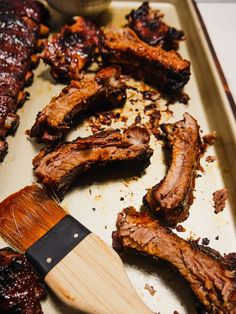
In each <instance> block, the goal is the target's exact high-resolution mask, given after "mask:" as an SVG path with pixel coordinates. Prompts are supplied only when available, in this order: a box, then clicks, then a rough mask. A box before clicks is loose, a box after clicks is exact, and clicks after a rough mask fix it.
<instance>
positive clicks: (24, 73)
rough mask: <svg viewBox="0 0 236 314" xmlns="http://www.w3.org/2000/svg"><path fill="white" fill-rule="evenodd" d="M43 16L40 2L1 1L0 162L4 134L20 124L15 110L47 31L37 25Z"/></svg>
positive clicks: (4, 144) (5, 148)
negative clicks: (41, 38)
mask: <svg viewBox="0 0 236 314" xmlns="http://www.w3.org/2000/svg"><path fill="white" fill-rule="evenodd" d="M45 16H46V13H45V9H44V7H43V6H42V4H40V3H39V2H36V1H31V0H12V1H7V0H0V161H3V159H4V157H5V155H6V153H7V150H8V144H7V142H5V138H6V136H7V135H8V134H10V133H13V132H14V131H15V130H16V128H17V126H18V124H19V116H18V115H17V114H16V110H17V107H19V106H21V105H22V104H23V103H24V101H25V99H26V93H25V92H23V88H24V87H25V86H28V85H30V84H31V83H32V80H33V73H32V72H31V70H32V69H33V68H34V67H35V66H36V65H37V56H36V55H34V53H35V51H36V48H37V45H38V39H39V37H40V36H46V35H47V34H48V28H47V27H46V26H44V25H42V24H40V23H41V21H42V20H44V19H45Z"/></svg>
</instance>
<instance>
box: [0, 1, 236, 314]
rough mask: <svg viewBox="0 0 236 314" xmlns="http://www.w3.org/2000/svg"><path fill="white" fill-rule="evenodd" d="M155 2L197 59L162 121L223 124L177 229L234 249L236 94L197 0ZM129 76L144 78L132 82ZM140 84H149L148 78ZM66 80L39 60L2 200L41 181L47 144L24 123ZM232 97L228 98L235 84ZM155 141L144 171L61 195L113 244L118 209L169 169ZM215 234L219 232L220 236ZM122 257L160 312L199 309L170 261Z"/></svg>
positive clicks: (51, 304)
mask: <svg viewBox="0 0 236 314" xmlns="http://www.w3.org/2000/svg"><path fill="white" fill-rule="evenodd" d="M140 4H141V2H138V1H135V2H130V1H129V2H127V1H113V2H112V3H111V5H110V7H109V9H108V10H107V11H106V12H104V14H102V15H101V16H100V18H99V21H98V22H99V23H100V24H101V25H107V24H109V23H112V24H113V25H123V24H124V23H125V18H124V17H125V15H126V14H127V13H128V12H130V10H131V9H133V8H137V7H138V6H139V5H140ZM150 4H151V6H152V7H153V8H157V9H160V10H161V11H162V12H164V14H165V18H164V20H165V21H166V22H167V23H168V24H170V25H173V26H175V27H176V28H179V29H183V30H184V31H185V33H186V35H187V36H186V37H187V39H186V41H184V42H183V43H181V44H180V53H181V55H182V56H183V57H184V58H186V59H188V60H190V61H191V64H192V65H191V72H192V75H191V79H190V81H189V83H188V84H187V86H186V88H185V92H186V93H187V94H189V96H190V97H191V100H190V102H189V105H183V104H180V103H176V104H174V105H171V106H170V109H171V110H172V111H173V116H170V115H168V114H163V121H166V122H167V121H168V122H172V121H177V120H179V119H182V114H183V113H184V112H185V111H186V112H189V113H190V114H192V115H193V116H194V117H195V118H196V119H197V121H198V123H199V124H200V126H201V130H202V133H203V134H204V133H208V132H211V131H213V130H215V131H216V132H217V140H216V142H215V145H214V146H212V147H210V148H209V149H208V151H207V153H206V154H205V156H204V157H203V158H202V160H201V164H202V166H203V168H204V169H205V173H201V177H199V178H197V179H196V186H195V192H194V195H195V201H194V204H193V205H192V206H191V208H190V216H189V218H188V219H187V221H185V222H184V223H183V224H182V225H183V226H184V227H185V228H186V232H182V233H179V235H180V236H181V237H184V238H188V237H190V236H191V237H193V238H197V237H201V238H204V237H207V238H209V239H210V246H211V247H212V248H215V249H216V250H219V251H220V252H221V253H225V252H227V253H228V252H231V251H233V250H235V247H236V237H235V221H236V220H235V213H236V193H235V192H236V191H235V184H236V171H235V169H236V158H235V156H236V123H235V117H234V113H233V110H234V111H235V107H234V104H233V103H232V98H231V106H230V103H229V101H228V99H227V95H226V93H225V90H224V85H223V84H222V81H221V75H220V73H219V71H218V70H217V65H216V63H215V60H214V55H213V54H212V52H211V46H209V44H208V42H207V36H206V34H205V32H204V26H203V25H202V24H201V21H200V18H199V15H198V13H197V11H196V8H195V7H194V3H193V2H192V1H191V0H181V1H177V0H168V1H158V2H157V1H153V2H151V3H150ZM64 23H65V20H64V19H63V18H62V16H61V15H59V14H57V13H56V12H54V11H53V12H52V25H53V26H54V28H55V30H58V29H59V27H60V26H61V25H63V24H64ZM130 84H131V85H132V84H136V85H137V86H139V85H140V84H139V83H134V82H130ZM140 86H142V87H143V84H141V85H140ZM225 86H226V85H225ZM62 87H63V85H60V84H56V83H55V82H54V81H53V80H52V78H51V77H50V74H49V68H48V67H46V66H45V65H44V64H43V63H42V62H41V64H40V66H39V67H38V69H37V70H36V71H35V80H34V83H33V85H32V86H31V87H30V88H29V89H28V90H29V92H30V95H31V96H30V100H29V101H27V102H26V103H25V104H24V106H23V108H21V109H20V110H19V111H18V113H19V115H20V126H19V128H18V130H17V132H16V134H15V136H13V137H11V138H8V142H9V153H8V155H7V156H6V158H5V161H4V162H3V163H2V164H1V165H0V200H2V199H4V198H5V197H6V196H8V195H9V194H11V193H13V192H15V191H17V190H18V189H20V188H22V187H24V186H25V185H28V184H31V183H32V182H34V181H35V179H34V176H33V173H32V158H33V157H34V156H35V155H36V154H37V152H38V151H39V149H40V148H41V145H39V144H36V143H35V142H34V141H31V140H29V139H28V138H27V136H26V135H25V130H27V129H29V128H30V127H31V126H32V124H33V122H34V120H35V116H36V114H37V113H38V111H39V110H40V109H41V108H43V107H44V106H45V105H46V104H47V103H48V102H49V100H50V99H51V97H52V96H55V95H57V94H58V93H59V92H60V90H61V89H62ZM226 88H227V86H226ZM227 92H228V91H227ZM134 94H135V92H134V91H133V90H128V96H129V98H138V99H139V100H138V101H137V102H136V103H134V104H133V105H132V104H131V102H130V100H128V101H127V104H126V105H125V106H124V109H122V110H120V112H121V114H125V115H127V116H128V117H129V119H128V121H127V122H126V124H127V125H129V124H131V123H132V122H133V120H134V118H135V116H136V114H137V112H135V109H136V108H137V109H141V108H142V107H143V105H144V104H143V100H142V97H141V98H140V94H139V95H134ZM228 97H229V99H230V94H229V92H228ZM160 102H162V103H163V101H160ZM232 109H233V110H232ZM131 110H132V111H131ZM118 111H119V110H118ZM141 111H142V110H141ZM115 126H118V127H119V126H122V127H123V126H124V124H122V123H120V124H119V123H118V124H116V125H115ZM90 133H91V130H90V128H89V126H88V123H87V122H86V121H85V122H84V123H82V124H80V125H79V126H78V127H77V128H76V129H73V130H72V131H71V132H70V134H69V135H68V139H74V138H76V137H77V136H85V135H88V134H90ZM151 144H152V147H153V148H154V149H155V154H154V156H153V157H152V159H151V165H150V166H149V167H148V168H147V169H146V171H145V172H144V174H143V175H142V176H140V177H132V178H122V177H119V175H118V176H117V175H116V176H113V173H109V171H106V172H105V173H104V175H103V176H100V175H99V176H97V175H96V176H95V175H94V177H95V179H94V180H93V182H89V181H88V180H87V181H86V180H84V181H83V182H81V181H80V180H77V182H76V183H75V184H73V187H72V188H71V189H70V191H69V192H68V193H67V194H66V197H65V199H64V200H63V202H62V206H63V207H64V208H65V209H66V210H68V211H69V212H70V214H71V215H73V216H74V217H75V218H77V219H78V220H80V221H81V222H82V223H83V224H84V225H85V226H87V227H88V228H89V229H91V230H92V231H93V232H95V233H97V234H98V235H99V236H100V237H101V238H103V239H104V240H105V241H106V242H107V243H108V244H111V233H112V231H113V230H115V222H116V217H117V213H118V212H119V211H121V210H122V209H123V208H124V207H126V206H130V205H133V206H135V207H136V208H137V209H140V206H141V204H142V197H143V195H144V194H145V192H146V189H147V188H148V187H152V186H153V185H154V184H156V183H157V182H159V181H160V180H161V179H162V178H163V176H164V175H165V172H166V165H165V163H164V161H163V160H164V156H163V151H162V146H161V143H160V142H159V141H157V140H154V138H152V143H151ZM208 155H215V156H216V157H217V160H216V161H215V162H213V163H210V164H208V163H206V162H205V157H206V156H208ZM223 187H227V189H228V192H229V197H228V201H227V206H226V208H225V209H224V211H223V212H221V213H219V214H217V215H216V214H214V208H213V204H212V193H213V192H214V191H216V190H218V189H221V188H223ZM122 198H124V200H123V199H122ZM94 208H95V210H94ZM217 236H219V239H218V240H217V239H216V237H217ZM5 245H6V243H4V242H3V241H2V240H0V246H2V247H3V246H5ZM124 263H125V267H126V270H127V272H128V275H129V278H130V279H131V281H132V283H133V285H134V287H135V289H136V290H137V292H138V294H139V295H140V297H141V298H142V299H143V300H144V301H145V302H146V303H147V305H148V306H149V307H150V308H151V309H152V310H153V311H154V312H160V313H165V314H168V313H171V314H172V313H173V312H174V311H175V310H176V311H178V312H179V313H181V314H182V313H195V310H194V301H193V298H192V295H191V289H190V288H189V286H188V285H187V284H186V283H185V282H184V280H183V279H182V278H181V277H180V276H179V275H178V274H177V272H175V271H173V270H172V269H171V268H170V267H169V266H167V265H165V264H164V263H160V262H157V261H153V260H152V259H150V258H146V257H142V256H140V257H137V256H136V257H126V258H125V259H124ZM114 271H115V270H114ZM146 283H147V284H149V285H150V286H153V287H154V289H155V290H156V293H155V295H154V296H151V295H150V293H149V292H148V291H147V290H145V289H144V286H145V284H146ZM42 306H43V310H44V312H45V313H50V314H53V313H71V314H72V313H74V311H73V310H70V309H68V308H66V307H65V306H64V305H62V304H61V303H60V302H59V301H58V300H57V299H56V297H54V296H53V295H52V294H50V296H49V297H48V298H47V299H46V301H44V302H42Z"/></svg>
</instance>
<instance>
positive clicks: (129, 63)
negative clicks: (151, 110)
mask: <svg viewBox="0 0 236 314" xmlns="http://www.w3.org/2000/svg"><path fill="white" fill-rule="evenodd" d="M102 56H103V60H104V62H108V63H112V64H119V65H121V66H122V69H123V71H124V72H125V73H127V74H131V75H133V76H134V77H136V78H138V79H141V80H144V81H146V82H147V83H149V84H151V85H153V86H155V87H157V88H158V89H159V90H160V91H162V92H163V93H164V94H167V95H169V96H176V95H177V94H179V93H180V91H181V89H182V88H183V87H184V86H185V84H186V83H187V82H188V80H189V78H190V62H189V61H187V60H184V59H182V57H181V56H180V55H179V54H178V53H177V52H176V51H174V50H171V51H165V50H164V49H162V48H161V47H160V46H156V47H152V46H149V45H148V44H146V43H145V42H143V41H141V40H140V39H139V38H138V36H137V35H136V34H135V32H134V31H133V30H132V29H130V28H128V27H127V28H121V29H116V28H108V29H105V30H104V39H103V47H102Z"/></svg>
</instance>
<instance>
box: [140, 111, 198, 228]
mask: <svg viewBox="0 0 236 314" xmlns="http://www.w3.org/2000/svg"><path fill="white" fill-rule="evenodd" d="M162 130H163V131H164V133H165V135H166V137H167V141H168V145H169V146H170V147H171V150H172V161H171V165H170V167H169V169H168V172H167V174H166V176H165V177H164V179H163V180H161V182H159V183H158V184H157V185H155V186H154V187H153V188H152V189H149V190H148V192H147V194H146V195H145V197H144V200H145V202H146V203H147V204H148V205H149V207H150V208H151V209H153V210H156V211H157V212H158V213H159V214H160V217H162V218H163V219H164V220H165V222H167V223H168V224H171V225H176V224H177V223H178V222H181V221H183V220H185V219H187V217H188V215H189V207H190V205H191V204H192V203H193V190H194V185H195V178H196V170H197V168H198V166H199V159H200V156H201V154H202V143H201V138H200V135H199V125H198V124H197V121H196V120H195V119H194V118H193V117H192V116H191V115H190V114H188V113H185V114H184V119H183V120H180V121H178V122H176V123H174V124H164V125H162Z"/></svg>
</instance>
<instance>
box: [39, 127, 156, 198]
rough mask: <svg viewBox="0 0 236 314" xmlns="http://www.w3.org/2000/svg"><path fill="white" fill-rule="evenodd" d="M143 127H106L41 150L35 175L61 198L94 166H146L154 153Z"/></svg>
mask: <svg viewBox="0 0 236 314" xmlns="http://www.w3.org/2000/svg"><path fill="white" fill-rule="evenodd" d="M148 143H149V134H148V132H147V130H146V129H145V128H141V127H136V126H133V127H130V128H128V129H126V131H125V132H124V133H123V134H122V133H120V131H119V130H107V131H104V132H99V133H96V134H95V135H92V136H89V137H86V138H77V139H76V140H74V141H72V142H69V143H65V144H62V145H58V146H57V147H55V148H54V149H53V148H51V149H50V148H49V149H47V148H46V149H43V150H41V151H40V152H39V154H38V155H37V156H36V157H35V158H34V160H33V166H34V174H35V176H36V177H37V178H38V181H39V182H41V183H42V184H43V186H44V187H45V188H47V189H48V190H50V191H52V192H53V193H54V194H56V195H57V196H58V197H59V199H62V198H63V196H64V194H65V192H66V191H67V189H68V188H69V186H70V184H71V182H72V181H73V180H74V178H75V177H76V176H77V175H79V174H81V173H83V172H85V171H87V170H88V169H90V168H91V167H94V166H105V165H107V164H112V163H113V164H114V163H117V162H120V163H130V164H131V165H136V166H137V164H139V166H141V168H143V167H146V166H147V165H148V163H149V159H150V157H151V155H152V153H153V151H152V149H151V148H150V147H149V144H148Z"/></svg>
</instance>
